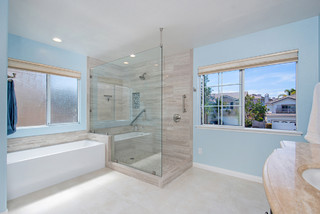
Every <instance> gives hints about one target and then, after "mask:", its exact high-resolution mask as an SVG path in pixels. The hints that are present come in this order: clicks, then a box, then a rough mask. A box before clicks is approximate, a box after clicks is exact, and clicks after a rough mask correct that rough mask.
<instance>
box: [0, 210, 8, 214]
mask: <svg viewBox="0 0 320 214" xmlns="http://www.w3.org/2000/svg"><path fill="white" fill-rule="evenodd" d="M0 214H8V209H7V210H6V211H4V212H2V213H0Z"/></svg>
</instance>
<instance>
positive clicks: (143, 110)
mask: <svg viewBox="0 0 320 214" xmlns="http://www.w3.org/2000/svg"><path fill="white" fill-rule="evenodd" d="M143 112H146V109H145V108H144V109H142V111H140V113H139V114H138V115H137V116H136V117H135V118H134V119H133V120H132V121H131V123H130V126H132V125H133V123H134V122H136V120H137V119H138V118H139V117H140V115H141V114H142V113H143Z"/></svg>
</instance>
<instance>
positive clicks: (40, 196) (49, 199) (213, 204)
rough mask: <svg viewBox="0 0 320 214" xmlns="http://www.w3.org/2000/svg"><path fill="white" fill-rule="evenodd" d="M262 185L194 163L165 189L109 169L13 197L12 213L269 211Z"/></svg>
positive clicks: (254, 213)
mask: <svg viewBox="0 0 320 214" xmlns="http://www.w3.org/2000/svg"><path fill="white" fill-rule="evenodd" d="M268 208H269V206H268V202H267V200H266V197H265V193H264V189H263V185H262V184H258V183H254V182H249V181H246V180H242V179H238V178H234V177H230V176H226V175H222V174H218V173H213V172H209V171H205V170H202V169H198V168H194V167H193V168H191V169H189V170H188V171H186V172H185V173H184V174H183V175H181V176H180V177H178V178H177V179H175V180H174V181H172V182H171V183H170V184H168V185H167V186H165V187H164V188H163V189H160V188H158V187H156V186H153V185H151V184H147V183H144V182H142V181H139V180H137V179H135V178H131V177H128V176H126V175H123V174H121V173H118V172H116V171H113V170H111V169H108V168H104V169H102V170H99V171H96V172H93V173H90V174H87V175H84V176H81V177H78V178H75V179H72V180H69V181H66V182H63V183H61V184H58V185H55V186H52V187H49V188H46V189H43V190H40V191H37V192H34V193H31V194H29V195H26V196H23V197H20V198H17V199H14V200H11V201H9V202H8V209H9V214H40V213H41V214H53V213H55V214H64V213H67V214H96V213H108V214H113V213H124V214H131V213H138V214H144V213H147V214H149V213H150V214H152V213H155V214H160V213H165V214H167V213H168V214H175V213H183V214H188V213H190V214H191V213H192V214H201V213H217V214H233V213H236V214H238V213H240V214H242V213H244V214H250V213H252V214H259V213H261V214H263V213H264V212H265V211H267V210H268Z"/></svg>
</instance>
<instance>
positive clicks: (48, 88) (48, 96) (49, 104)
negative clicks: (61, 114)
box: [47, 74, 51, 125]
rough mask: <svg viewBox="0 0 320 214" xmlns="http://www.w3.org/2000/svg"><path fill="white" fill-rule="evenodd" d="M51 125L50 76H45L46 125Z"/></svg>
mask: <svg viewBox="0 0 320 214" xmlns="http://www.w3.org/2000/svg"><path fill="white" fill-rule="evenodd" d="M50 124H51V92H50V75H49V74H47V125H50Z"/></svg>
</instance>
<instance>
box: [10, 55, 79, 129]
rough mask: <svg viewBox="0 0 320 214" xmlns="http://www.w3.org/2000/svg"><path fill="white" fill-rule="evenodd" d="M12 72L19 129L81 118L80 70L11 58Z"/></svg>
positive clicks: (75, 122)
mask: <svg viewBox="0 0 320 214" xmlns="http://www.w3.org/2000/svg"><path fill="white" fill-rule="evenodd" d="M12 73H15V74H16V76H15V78H14V79H13V80H14V83H15V93H16V99H17V109H18V123H17V129H18V130H19V129H21V128H24V129H25V128H34V127H41V126H42V127H44V126H47V127H50V126H56V125H63V124H78V123H79V122H80V117H79V112H80V111H79V107H80V105H79V100H80V99H79V85H80V84H79V81H80V79H81V73H80V72H78V71H73V70H69V69H63V68H58V67H54V66H48V65H43V64H37V63H32V62H27V61H22V60H17V59H11V58H9V60H8V74H9V75H12Z"/></svg>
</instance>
